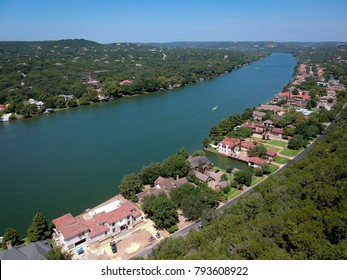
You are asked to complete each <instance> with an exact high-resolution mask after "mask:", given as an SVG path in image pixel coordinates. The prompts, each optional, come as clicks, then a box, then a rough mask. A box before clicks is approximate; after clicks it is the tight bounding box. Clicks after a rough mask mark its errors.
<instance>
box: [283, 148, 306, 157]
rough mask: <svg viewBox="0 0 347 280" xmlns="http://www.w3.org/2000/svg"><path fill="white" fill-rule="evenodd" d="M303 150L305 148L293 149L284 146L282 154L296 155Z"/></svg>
mask: <svg viewBox="0 0 347 280" xmlns="http://www.w3.org/2000/svg"><path fill="white" fill-rule="evenodd" d="M302 150H303V148H301V149H299V150H291V149H288V148H284V149H283V151H281V152H280V155H284V156H288V157H295V156H296V155H297V154H298V153H300V152H301V151H302Z"/></svg>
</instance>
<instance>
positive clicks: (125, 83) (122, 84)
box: [119, 80, 133, 86]
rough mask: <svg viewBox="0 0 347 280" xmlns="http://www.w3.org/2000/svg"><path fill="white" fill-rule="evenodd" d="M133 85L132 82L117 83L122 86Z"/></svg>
mask: <svg viewBox="0 0 347 280" xmlns="http://www.w3.org/2000/svg"><path fill="white" fill-rule="evenodd" d="M132 83H133V81H132V80H124V81H121V82H119V85H121V86H124V85H131V84H132Z"/></svg>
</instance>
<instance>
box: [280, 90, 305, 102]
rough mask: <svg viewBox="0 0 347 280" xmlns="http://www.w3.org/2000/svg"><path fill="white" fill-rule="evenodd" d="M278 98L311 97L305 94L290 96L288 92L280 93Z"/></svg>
mask: <svg viewBox="0 0 347 280" xmlns="http://www.w3.org/2000/svg"><path fill="white" fill-rule="evenodd" d="M279 96H283V97H289V98H300V99H305V100H308V99H311V96H309V95H307V94H292V93H290V92H283V91H282V92H280V93H279Z"/></svg>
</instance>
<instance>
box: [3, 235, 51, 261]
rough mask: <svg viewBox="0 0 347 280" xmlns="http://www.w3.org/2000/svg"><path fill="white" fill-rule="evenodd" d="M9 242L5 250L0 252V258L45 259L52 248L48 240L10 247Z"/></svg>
mask: <svg viewBox="0 0 347 280" xmlns="http://www.w3.org/2000/svg"><path fill="white" fill-rule="evenodd" d="M10 243H11V242H9V243H8V244H7V248H8V249H7V250H4V251H2V252H0V260H47V254H48V252H49V251H50V250H51V249H52V247H51V244H50V243H49V242H48V240H40V241H37V242H35V243H30V244H22V245H19V246H16V247H12V245H11V244H10Z"/></svg>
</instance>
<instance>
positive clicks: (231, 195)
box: [227, 188, 241, 200]
mask: <svg viewBox="0 0 347 280" xmlns="http://www.w3.org/2000/svg"><path fill="white" fill-rule="evenodd" d="M240 193H241V191H240V190H238V189H235V188H231V189H230V191H229V192H228V194H227V198H228V199H227V200H231V199H233V198H234V197H235V196H237V195H239V194H240Z"/></svg>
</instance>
